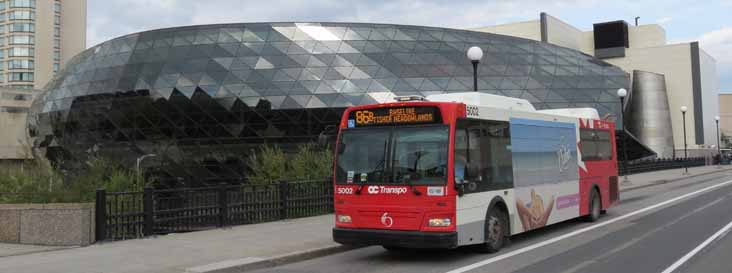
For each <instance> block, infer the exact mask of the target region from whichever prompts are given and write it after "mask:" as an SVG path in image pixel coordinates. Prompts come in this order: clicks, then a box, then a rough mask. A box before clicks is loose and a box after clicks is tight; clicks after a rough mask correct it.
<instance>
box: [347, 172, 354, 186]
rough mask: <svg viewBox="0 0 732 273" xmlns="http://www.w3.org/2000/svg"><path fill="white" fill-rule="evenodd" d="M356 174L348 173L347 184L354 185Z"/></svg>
mask: <svg viewBox="0 0 732 273" xmlns="http://www.w3.org/2000/svg"><path fill="white" fill-rule="evenodd" d="M354 174H355V173H354V172H353V171H348V174H347V176H346V183H348V184H351V183H353V175H354Z"/></svg>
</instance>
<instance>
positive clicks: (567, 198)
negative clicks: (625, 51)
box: [333, 92, 619, 252]
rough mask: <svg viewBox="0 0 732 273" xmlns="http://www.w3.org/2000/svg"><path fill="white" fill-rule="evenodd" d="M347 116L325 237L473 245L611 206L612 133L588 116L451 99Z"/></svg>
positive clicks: (614, 196) (492, 100) (585, 111)
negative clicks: (331, 226)
mask: <svg viewBox="0 0 732 273" xmlns="http://www.w3.org/2000/svg"><path fill="white" fill-rule="evenodd" d="M396 99H397V102H394V103H383V104H373V105H364V106H356V107H351V108H348V109H347V110H346V111H345V113H344V115H343V118H342V120H341V123H340V132H339V134H338V141H337V147H336V160H335V168H334V169H335V170H334V171H335V175H334V183H335V185H334V191H335V192H334V199H335V200H334V202H335V217H336V219H335V220H336V224H335V227H334V229H333V238H334V240H335V241H336V242H339V243H342V244H369V245H383V246H384V247H385V248H387V249H396V248H455V247H458V246H464V245H479V246H480V248H481V249H483V250H485V251H488V252H494V251H497V250H498V249H500V248H501V247H502V246H503V244H504V242H505V241H506V239H507V237H508V236H511V235H514V234H518V233H522V232H525V231H528V230H532V229H536V228H540V227H543V226H546V225H550V224H554V223H558V222H562V221H565V220H568V219H572V218H576V217H585V218H586V219H588V220H591V221H594V220H597V219H598V217H600V214H602V213H603V212H604V211H605V210H606V209H608V208H609V207H611V206H613V205H615V204H617V202H618V199H619V198H618V197H619V196H618V179H617V158H616V151H615V136H614V132H615V125H614V123H612V122H609V121H605V120H600V119H599V117H598V114H597V111H596V110H594V109H589V108H579V109H555V110H544V111H537V110H535V109H534V107H533V106H532V105H531V103H529V102H528V101H526V100H522V99H516V98H508V97H502V96H496V95H490V94H483V93H477V92H470V93H452V94H441V95H433V96H429V97H427V98H426V99H423V98H421V97H420V98H401V97H397V98H396Z"/></svg>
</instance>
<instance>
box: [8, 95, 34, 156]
mask: <svg viewBox="0 0 732 273" xmlns="http://www.w3.org/2000/svg"><path fill="white" fill-rule="evenodd" d="M39 92H40V91H38V90H33V89H11V88H4V87H0V128H2V130H0V161H20V160H25V159H28V158H31V157H32V156H33V154H32V153H31V149H30V148H31V143H30V142H29V140H28V135H27V133H28V132H27V131H28V130H27V127H26V124H27V119H28V109H29V108H30V106H31V102H32V101H33V96H34V94H38V93H39Z"/></svg>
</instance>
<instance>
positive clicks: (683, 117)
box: [681, 106, 689, 175]
mask: <svg viewBox="0 0 732 273" xmlns="http://www.w3.org/2000/svg"><path fill="white" fill-rule="evenodd" d="M686 110H687V108H686V106H681V119H682V121H683V124H684V174H685V175H686V174H689V166H688V165H687V164H686V163H687V160H688V156H689V155H688V152H687V146H686Z"/></svg>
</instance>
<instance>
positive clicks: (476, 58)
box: [467, 46, 483, 92]
mask: <svg viewBox="0 0 732 273" xmlns="http://www.w3.org/2000/svg"><path fill="white" fill-rule="evenodd" d="M467 55H468V59H469V60H470V62H471V63H473V91H476V92H477V91H478V63H480V59H483V50H482V49H480V47H477V46H473V47H470V48H469V49H468V53H467Z"/></svg>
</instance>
